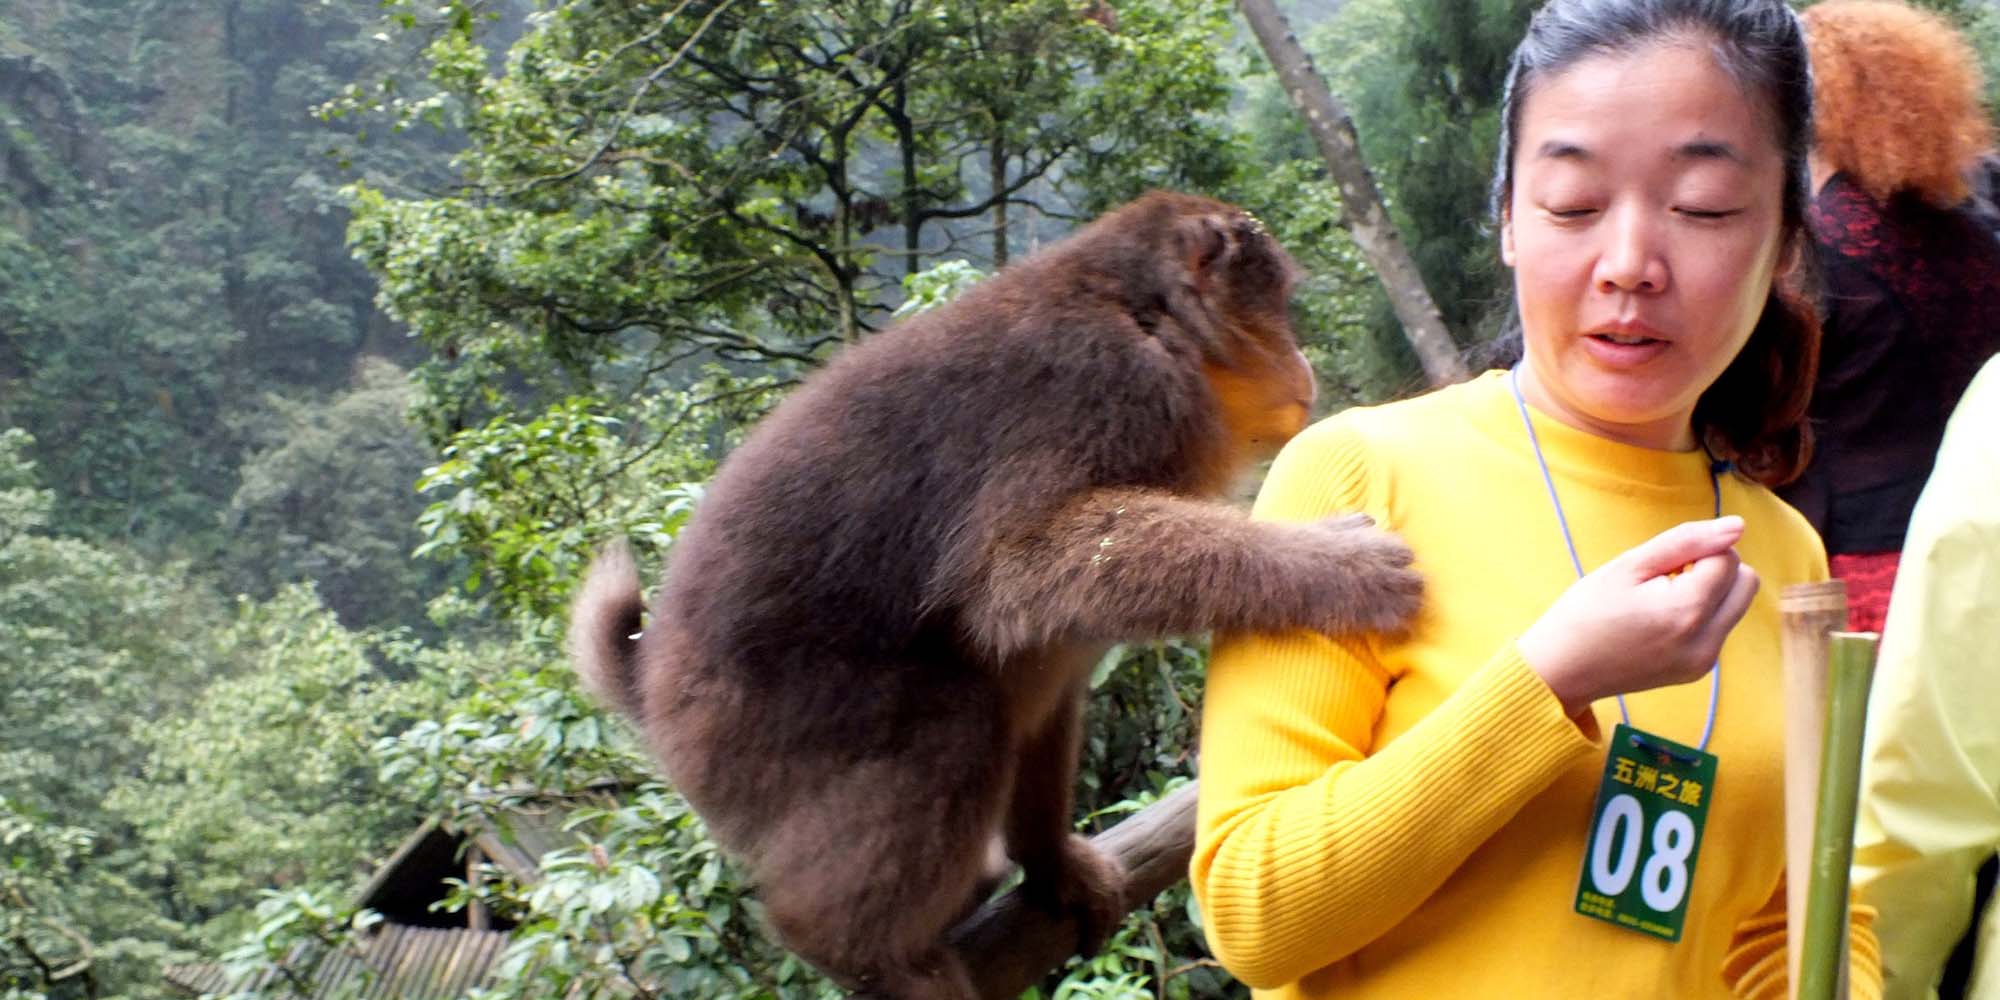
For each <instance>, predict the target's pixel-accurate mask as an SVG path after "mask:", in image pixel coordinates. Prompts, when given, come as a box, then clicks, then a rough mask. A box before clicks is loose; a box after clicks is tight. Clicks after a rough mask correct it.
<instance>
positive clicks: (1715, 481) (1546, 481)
mask: <svg viewBox="0 0 2000 1000" xmlns="http://www.w3.org/2000/svg"><path fill="white" fill-rule="evenodd" d="M1507 386H1508V388H1510V389H1512V390H1513V391H1514V406H1515V408H1517V409H1519V410H1520V411H1521V426H1523V427H1526V428H1527V429H1528V447H1530V448H1532V449H1534V452H1535V464H1536V465H1537V466H1539V467H1540V468H1541V470H1542V483H1543V485H1545V486H1547V487H1548V488H1549V505H1550V506H1551V507H1554V508H1555V511H1556V526H1557V527H1559V528H1561V529H1562V536H1563V544H1564V545H1565V546H1567V547H1568V548H1569V563H1570V565H1571V566H1574V567H1576V575H1577V578H1578V579H1582V578H1583V560H1582V559H1579V558H1577V554H1576V539H1574V538H1572V537H1570V533H1569V519H1568V518H1567V517H1564V516H1563V505H1562V498H1561V497H1559V496H1557V495H1556V481H1555V477H1553V476H1551V475H1549V463H1548V460H1547V459H1545V458H1543V457H1542V442H1541V439H1540V438H1538V437H1536V436H1535V423H1534V421H1532V420H1529V419H1528V401H1527V400H1526V399H1524V398H1522V396H1521V366H1520V365H1519V364H1516V365H1515V366H1514V367H1513V368H1512V369H1510V370H1509V371H1508V372H1507ZM1727 468H1729V463H1728V462H1724V461H1715V462H1711V463H1709V466H1708V485H1709V488H1710V489H1712V490H1714V491H1715V516H1716V517H1721V516H1722V472H1723V470H1725V469H1727ZM1721 692H1722V658H1721V657H1719V656H1718V657H1717V658H1716V660H1715V668H1714V670H1713V671H1712V672H1711V673H1710V674H1709V683H1708V721H1707V722H1705V723H1703V724H1702V727H1701V743H1700V744H1698V745H1697V749H1700V750H1703V751H1706V750H1707V749H1708V738H1709V737H1710V736H1712V735H1714V734H1715V705H1716V701H1717V700H1718V699H1719V698H1720V697H1721ZM1616 697H1617V699H1618V718H1619V719H1620V720H1621V721H1623V722H1624V723H1625V725H1626V726H1630V725H1632V715H1631V713H1630V712H1627V711H1626V710H1625V696H1624V695H1622V694H1621V695H1617V696H1616Z"/></svg>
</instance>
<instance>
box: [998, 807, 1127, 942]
mask: <svg viewBox="0 0 2000 1000" xmlns="http://www.w3.org/2000/svg"><path fill="white" fill-rule="evenodd" d="M1021 892H1022V894H1023V896H1025V897H1026V898H1027V900H1028V901H1029V902H1030V903H1032V904H1034V905H1036V906H1039V907H1041V908H1043V909H1044V910H1047V911H1048V912H1051V913H1056V914H1067V915H1070V916H1073V917H1075V918H1076V921H1077V936H1076V942H1077V944H1076V947H1077V954H1079V955H1095V954H1097V952H1098V951H1099V950H1100V949H1102V948H1103V947H1104V940H1105V938H1107V937H1109V936H1110V935H1111V932H1112V931H1113V930H1115V929H1117V927H1118V924H1119V922H1120V921H1122V920H1124V919H1125V914H1126V912H1127V910H1128V907H1127V905H1126V901H1125V868H1124V866H1123V865H1120V864H1119V863H1118V859H1116V858H1114V857H1112V856H1111V855H1109V854H1106V853H1104V852H1103V851H1100V850H1098V849H1097V848H1096V847H1093V846H1091V843H1090V841H1089V840H1087V839H1085V838H1083V837H1079V836H1076V835H1074V834H1072V835H1070V837H1069V838H1068V839H1067V840H1065V841H1064V842H1063V847H1062V852H1061V856H1060V859H1059V861H1058V862H1057V864H1056V866H1055V868H1054V870H1053V871H1035V870H1032V869H1031V870H1029V871H1028V872H1027V873H1026V877H1025V878H1024V879H1023V881H1022V885H1021Z"/></svg>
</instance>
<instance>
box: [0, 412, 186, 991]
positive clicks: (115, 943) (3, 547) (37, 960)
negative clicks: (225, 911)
mask: <svg viewBox="0 0 2000 1000" xmlns="http://www.w3.org/2000/svg"><path fill="white" fill-rule="evenodd" d="M31 445H32V442H31V440H30V438H29V437H28V435H27V434H26V433H25V432H23V431H21V430H19V429H10V430H6V431H0V733H4V734H5V738H4V739H0V795H4V797H5V800H6V804H5V808H4V810H0V896H10V897H13V898H11V899H0V913H4V914H6V916H5V917H0V920H4V921H5V922H6V923H7V924H9V925H10V926H12V927H13V928H14V929H15V930H18V931H19V932H20V934H19V936H13V935H0V989H21V990H27V991H31V992H39V993H43V994H46V995H47V996H48V997H51V998H71V997H84V996H95V995H111V994H114V993H118V992H120V991H127V990H129V991H131V995H133V996H154V995H157V994H158V990H157V989H155V988H153V987H152V986H151V984H154V983H156V982H157V978H158V962H159V961H160V960H161V959H162V958H164V957H166V956H167V955H169V954H170V953H172V950H173V949H174V948H176V947H179V946H184V945H185V944H186V943H187V938H186V936H185V933H184V931H183V928H182V922H181V920H180V919H179V915H178V914H176V913H175V912H174V910H173V908H172V907H171V906H170V905H167V904H166V903H165V902H164V899H165V897H166V895H167V886H169V885H170V883H171V881H172V873H171V872H169V871H168V870H166V869H165V868H163V867H161V866H158V865H155V864H153V863H151V861H150V859H149V858H148V857H147V856H146V855H145V853H144V851H143V850H142V847H141V844H140V840H139V837H138V833H137V831H136V830H135V829H134V828H133V827H132V826H131V824H130V823H129V822H127V821H126V820H125V818H124V817H123V816H122V815H121V814H120V813H119V812H118V811H117V810H116V809H114V808H112V807H111V806H110V805H109V804H108V800H109V798H110V796H111V793H112V791H113V789H115V788H116V787H118V786H119V785H120V784H121V783H123V782H126V781H132V780H137V779H139V778H140V776H141V765H142V760H143V750H141V749H140V748H139V746H138V744H137V742H136V741H135V739H134V734H135V732H136V731H137V729H138V728H139V727H140V725H141V724H142V723H143V721H144V720H146V719H149V718H153V717H156V716H159V715H168V714H173V713H175V712H178V711H181V710H183V709H184V708H185V707H186V706H187V705H188V704H189V703H190V702H191V700H192V698H193V694H194V692H195V691H197V690H198V689H199V687H200V683H201V678H202V676H203V674H204V672H205V671H206V670H207V669H209V668H211V667H212V666H213V665H214V664H215V663H216V662H217V659H218V656H217V650H216V649H215V647H214V645H213V644H212V642H211V635H210V629H212V628H214V627H215V626H216V625H218V624H219V623H220V620H221V619H220V617H219V611H220V608H219V606H218V603H217V602H216V601H215V600H214V599H213V598H212V597H211V596H209V595H208V594H207V593H205V592H204V590H203V589H202V588H201V587H199V586H198V585H196V584H195V583H194V582H193V581H192V580H191V579H190V577H189V576H188V574H187V572H186V570H185V568H184V567H179V566H169V567H166V568H164V569H156V568H149V567H147V566H145V565H144V564H143V563H142V562H141V561H140V560H138V559H137V558H135V557H132V556H130V555H127V554H124V553H120V552H116V551H112V550H109V549H104V548H99V547H96V546H93V545H90V544H88V543H86V542H82V541H78V540H76V539H69V538H61V537H56V536H53V535H51V534H49V533H48V523H49V520H50V517H51V508H52V506H53V502H54V497H53V494H52V492H51V491H49V490H46V489H44V488H42V487H41V485H40V484H39V482H38V481H37V477H36V473H35V468H34V465H33V463H32V462H30V461H29V460H28V459H27V457H26V456H27V453H28V451H29V449H30V448H31ZM17 908H18V912H16V910H17Z"/></svg>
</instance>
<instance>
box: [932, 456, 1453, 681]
mask: <svg viewBox="0 0 2000 1000" xmlns="http://www.w3.org/2000/svg"><path fill="white" fill-rule="evenodd" d="M1409 564H1410V552H1409V549H1408V548H1407V547H1406V546H1404V545H1403V543H1402V542H1401V541H1400V540H1398V539H1396V538H1395V537H1394V536H1392V535H1390V534H1388V533H1386V532H1382V531H1378V530H1376V529H1375V528H1373V527H1371V526H1370V523H1369V521H1368V520H1367V519H1366V518H1363V517H1358V516H1357V517H1353V518H1342V519H1336V520H1331V521H1318V522H1314V523H1309V524H1275V523H1268V522H1261V521H1251V520H1249V519H1247V518H1245V517H1244V516H1243V515H1242V514H1241V513H1239V512H1237V511H1235V510H1233V509H1231V508H1229V507H1227V506H1225V505H1222V504H1217V503H1208V502H1204V501H1199V500H1189V499H1184V498H1180V497H1175V496H1172V495H1168V494H1163V493H1159V492H1155V491H1147V490H1134V489H1120V490H1096V491H1092V492H1090V493H1087V494H1084V495H1082V496H1080V497H1078V498H1076V499H1075V500H1074V501H1072V502H1071V503H1069V504H1068V505H1066V506H1064V507H1062V508H1061V509H1059V510H1058V511H1057V512H1056V513H1055V515H1054V516H1053V517H1050V518H1047V519H1046V520H1043V521H1041V522H1039V523H1035V524H1031V525H1024V526H1021V527H1019V528H1017V529H1016V530H1014V531H1013V532H1010V533H1009V534H1007V535H1005V536H1003V537H1002V538H1001V539H1000V540H999V542H998V543H997V544H995V545H994V547H993V549H992V551H991V553H990V555H989V567H990V569H989V572H988V573H987V574H986V576H985V578H984V579H983V580H982V581H981V582H980V583H979V585H978V589H977V590H976V592H975V596H974V599H973V600H971V601H969V602H967V604H966V605H965V622H964V624H965V626H966V628H967V631H968V632H970V633H971V636H972V637H973V639H974V641H976V642H977V643H979V644H980V646H981V647H982V648H984V649H986V650H987V651H988V652H990V653H993V654H996V656H997V658H999V659H1003V660H1004V659H1006V658H1008V657H1010V656H1011V655H1013V654H1015V653H1018V652H1022V651H1026V650H1032V649H1037V648H1041V647H1043V646H1047V645H1050V644H1052V643H1071V642H1085V643H1088V642H1113V641H1119V640H1127V639H1139V638H1154V637H1160V636H1167V635H1186V634H1190V633H1197V632H1205V631H1209V630H1217V631H1283V630H1289V629H1296V628H1310V629H1317V630H1320V631H1324V632H1352V631H1360V630H1369V631H1375V630H1385V629H1394V628H1399V627H1401V626H1402V625H1403V624H1404V623H1405V622H1406V621H1407V620H1408V618H1409V616H1410V615H1411V614H1413V613H1414V612H1415V610H1416V608H1417V603H1418V601H1419V599H1420V597H1421V591H1422V581H1421V578H1420V577H1418V576H1417V574H1416V573H1415V571H1413V570H1411V569H1410V568H1409Z"/></svg>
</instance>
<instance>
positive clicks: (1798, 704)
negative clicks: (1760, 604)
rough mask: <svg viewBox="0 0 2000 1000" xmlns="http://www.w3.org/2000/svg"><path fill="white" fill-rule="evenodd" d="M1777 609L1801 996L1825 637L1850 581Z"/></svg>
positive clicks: (1789, 909) (1790, 899)
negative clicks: (1781, 640) (1781, 629)
mask: <svg viewBox="0 0 2000 1000" xmlns="http://www.w3.org/2000/svg"><path fill="white" fill-rule="evenodd" d="M1778 610H1779V612H1780V614H1781V615H1782V616H1783V618H1784V628H1785V631H1784V647H1783V648H1784V664H1785V677H1784V691H1785V874H1786V879H1785V926H1786V927H1787V928H1788V929H1790V931H1791V933H1788V934H1787V935H1786V936H1785V937H1786V951H1787V952H1789V955H1788V957H1787V959H1786V960H1787V962H1788V963H1789V973H1790V974H1789V977H1788V978H1787V980H1786V981H1787V982H1789V983H1790V984H1791V995H1792V996H1793V997H1797V996H1798V986H1799V958H1800V938H1801V934H1800V932H1801V931H1802V929H1803V928H1804V927H1805V915H1806V887H1807V885H1808V884H1809V882H1810V879H1809V878H1808V876H1807V873H1808V872H1810V871H1812V830H1813V814H1814V812H1815V808H1816V805H1817V800H1818V796H1819V755H1820V741H1821V739H1822V735H1823V733H1824V731H1825V727H1826V673H1827V670H1826V653H1827V646H1826V636H1827V633H1829V632H1831V631H1833V630H1834V629H1838V628H1840V627H1842V626H1844V625H1846V624H1847V585H1846V584H1844V583H1842V582H1841V581H1839V580H1827V581H1825V582H1823V583H1802V584H1796V585H1794V586H1790V587H1786V588H1785V589H1784V592H1783V593H1781V594H1779V596H1778Z"/></svg>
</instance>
